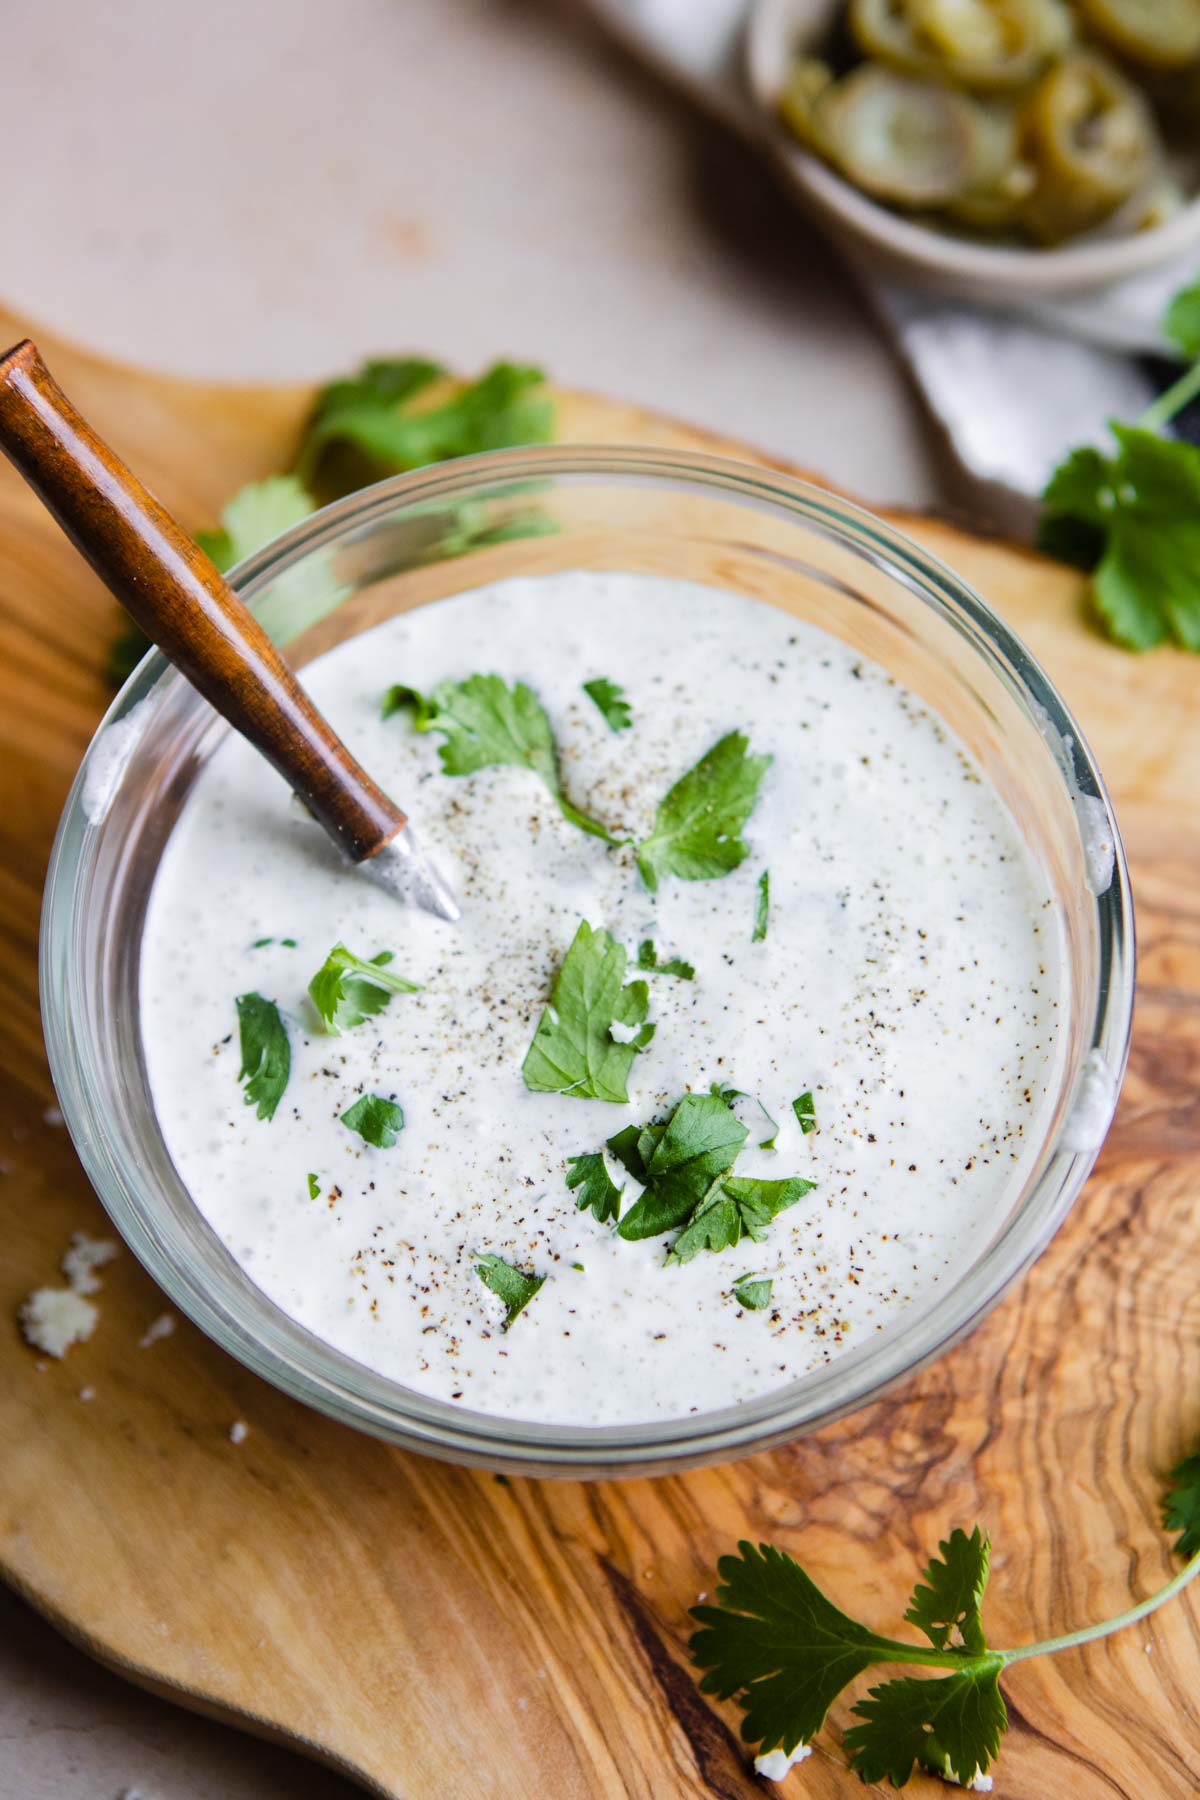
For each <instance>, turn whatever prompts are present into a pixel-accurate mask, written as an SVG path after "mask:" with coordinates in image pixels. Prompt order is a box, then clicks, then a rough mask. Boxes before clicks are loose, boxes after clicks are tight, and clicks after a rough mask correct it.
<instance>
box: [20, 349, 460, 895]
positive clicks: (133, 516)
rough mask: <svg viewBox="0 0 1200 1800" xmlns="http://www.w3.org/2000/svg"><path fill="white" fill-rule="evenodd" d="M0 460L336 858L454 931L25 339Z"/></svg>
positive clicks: (393, 814) (376, 795)
mask: <svg viewBox="0 0 1200 1800" xmlns="http://www.w3.org/2000/svg"><path fill="white" fill-rule="evenodd" d="M0 450H3V452H4V454H5V455H6V456H7V457H8V459H9V461H10V462H11V463H12V464H13V465H14V466H15V467H16V468H17V469H18V470H19V471H20V473H21V474H22V475H23V476H24V478H25V480H26V481H27V482H28V483H29V485H30V486H31V487H32V488H33V489H34V491H35V493H36V494H37V495H38V496H39V498H40V499H41V500H42V501H43V502H44V503H45V505H46V507H47V508H48V509H49V511H50V512H51V513H52V514H53V515H54V517H55V518H56V519H57V521H58V523H59V524H60V525H61V526H62V528H63V530H64V531H65V532H66V534H67V536H68V537H69V538H70V539H71V542H72V543H73V544H74V545H75V547H76V549H77V550H79V551H81V552H82V554H83V555H84V556H85V557H86V558H87V560H88V562H90V563H91V565H92V567H93V568H94V569H95V571H96V573H97V574H98V575H99V576H100V578H101V580H102V581H103V582H104V583H105V584H106V585H107V586H108V587H109V588H110V589H111V590H112V592H113V593H114V594H115V595H116V597H117V599H118V600H119V601H120V602H121V604H122V606H124V607H125V608H126V610H127V611H128V612H129V613H131V614H132V616H133V617H134V618H135V619H136V620H137V623H138V624H139V625H140V626H141V628H142V630H143V631H144V632H145V633H146V635H147V636H148V637H150V638H153V640H154V642H155V643H156V644H157V645H158V647H159V649H160V650H161V651H162V652H163V654H164V655H165V656H167V657H169V658H170V660H171V661H172V662H173V663H174V664H175V666H176V668H177V669H180V670H181V671H182V673H183V674H184V675H186V677H187V679H188V680H189V681H190V682H191V684H192V686H193V687H195V688H197V689H199V691H200V693H202V694H203V695H204V697H205V699H206V700H208V701H209V702H211V704H212V705H213V706H215V707H216V709H217V711H218V712H219V713H221V714H222V715H223V717H224V718H226V719H228V721H229V723H230V724H231V725H232V726H233V727H234V729H235V730H237V731H240V732H241V734H242V736H243V737H244V738H248V739H249V741H250V743H252V744H253V745H254V747H255V749H256V750H259V751H261V752H262V754H263V755H264V756H265V757H266V758H267V761H268V762H270V763H272V764H273V765H274V767H275V768H276V769H278V771H279V773H280V774H281V775H282V776H283V777H284V779H285V780H286V781H288V782H289V783H290V784H291V786H292V788H293V789H294V790H295V792H296V793H297V794H298V795H299V797H300V799H301V800H302V801H303V802H304V804H305V806H306V807H307V808H308V809H309V811H310V812H311V813H312V814H313V815H314V817H315V818H316V819H317V820H318V821H319V822H320V823H321V824H322V825H323V826H324V827H325V830H326V831H327V832H328V833H329V836H330V837H331V838H332V839H333V841H334V843H335V844H337V846H338V848H339V849H340V850H341V851H342V852H343V854H344V855H345V856H346V857H347V859H348V860H349V861H350V862H351V863H355V864H359V865H361V866H362V867H363V869H364V870H365V872H367V873H369V874H370V875H371V876H372V877H373V878H374V879H375V880H376V881H377V882H378V883H379V884H380V885H382V886H383V887H385V888H387V889H388V890H389V891H390V892H391V893H393V894H395V895H396V896H397V898H399V899H402V900H405V901H407V902H409V903H410V904H414V905H417V906H422V907H424V908H425V909H426V911H428V912H433V913H436V914H438V915H439V916H440V917H441V918H443V919H457V918H458V916H459V910H458V905H457V903H456V901H455V899H454V897H453V895H452V893H451V892H450V890H449V888H448V887H447V886H446V884H445V882H444V881H443V880H442V878H441V876H440V875H439V874H438V872H437V870H436V869H435V868H434V867H433V865H432V864H431V863H430V862H429V860H428V858H427V857H426V856H425V855H424V853H423V852H422V851H421V849H420V848H419V847H418V845H417V843H416V840H415V838H414V835H413V829H412V826H411V825H410V824H409V822H408V820H407V818H406V816H405V814H404V813H402V812H401V811H400V808H399V807H398V806H396V805H395V804H394V803H393V802H392V801H391V800H389V799H388V797H387V795H386V794H385V793H383V792H382V790H381V789H380V788H378V787H377V786H376V785H375V783H374V782H373V781H372V780H371V777H370V776H369V775H368V774H367V772H366V770H365V769H363V768H361V767H360V766H359V764H358V763H357V762H356V761H355V759H354V757H353V756H351V754H350V752H349V750H347V748H346V746H345V744H343V743H342V741H341V739H340V738H339V737H338V736H337V735H336V733H335V732H334V731H333V729H332V727H331V726H330V725H329V724H328V722H327V721H326V720H325V719H324V718H322V716H321V714H320V713H319V712H318V711H317V709H316V707H315V706H314V705H313V703H312V701H311V700H310V699H309V697H308V695H307V694H306V693H305V691H304V689H303V688H302V687H301V686H300V683H299V682H298V681H297V680H296V677H295V676H294V675H293V673H292V671H291V670H290V669H289V668H288V666H287V664H286V663H285V662H284V660H283V658H282V657H281V656H280V654H279V652H278V651H277V650H276V648H275V646H274V644H272V642H271V640H270V638H269V637H268V636H267V634H266V632H265V631H264V630H263V628H262V626H261V625H260V624H259V623H258V621H257V620H256V619H255V618H254V616H253V614H252V613H251V612H250V611H249V610H248V609H247V607H245V606H244V605H243V604H242V602H241V601H240V600H239V599H238V597H237V595H236V594H235V593H234V591H233V589H232V588H231V587H230V586H229V585H228V583H227V582H226V581H225V580H224V579H223V578H222V576H221V575H220V574H219V573H218V572H217V570H216V568H215V567H214V566H213V564H212V563H211V562H210V561H209V559H208V557H207V556H205V554H204V552H203V551H202V550H201V549H200V547H199V545H198V544H196V543H195V542H194V541H193V540H192V539H191V538H190V537H188V535H187V533H186V532H185V531H184V530H183V529H182V527H180V526H179V525H177V524H176V522H175V520H174V519H173V518H172V517H171V515H170V514H169V513H168V512H167V511H166V510H165V508H164V507H162V506H161V505H160V504H159V502H158V501H157V500H156V499H155V498H154V496H153V495H152V494H151V493H149V492H148V491H147V489H146V488H144V487H143V486H142V484H141V482H140V481H139V480H138V479H137V477H136V476H135V475H134V474H133V473H132V472H131V471H130V470H129V469H127V468H126V467H125V465H124V463H123V462H121V460H120V458H119V457H117V456H116V455H114V453H113V452H112V450H110V449H109V447H108V445H107V444H105V443H103V442H102V441H101V439H100V438H98V437H97V435H96V433H95V432H94V431H93V430H92V429H91V427H90V425H88V424H87V422H86V421H85V420H84V419H83V418H82V417H81V416H80V414H79V413H78V412H76V410H75V408H74V407H73V406H72V405H71V402H70V401H69V400H68V399H67V397H66V395H65V394H64V393H63V392H62V390H61V389H60V388H59V386H58V384H57V383H56V382H55V380H54V378H53V376H52V375H51V374H50V371H49V370H48V369H47V367H46V365H45V363H44V362H43V361H42V359H41V357H40V356H39V355H38V352H37V347H36V346H35V345H34V344H32V343H31V342H30V340H29V339H28V338H26V339H25V340H24V342H22V343H20V344H17V345H16V346H15V347H14V348H13V349H12V350H9V351H8V352H7V353H6V354H5V355H4V356H3V357H0Z"/></svg>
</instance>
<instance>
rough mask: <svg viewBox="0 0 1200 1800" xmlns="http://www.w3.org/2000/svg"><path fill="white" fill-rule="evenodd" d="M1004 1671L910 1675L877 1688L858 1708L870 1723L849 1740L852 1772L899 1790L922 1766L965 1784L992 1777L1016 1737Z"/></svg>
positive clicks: (991, 1665) (994, 1667)
mask: <svg viewBox="0 0 1200 1800" xmlns="http://www.w3.org/2000/svg"><path fill="white" fill-rule="evenodd" d="M897 1660H902V1659H897ZM1001 1667H1002V1663H1001V1659H1000V1658H999V1657H996V1658H995V1659H994V1660H985V1661H984V1662H983V1663H982V1664H981V1665H980V1666H978V1667H975V1668H970V1669H961V1670H958V1669H956V1670H955V1671H954V1673H953V1674H951V1675H943V1676H940V1677H939V1678H938V1679H936V1680H933V1681H921V1680H918V1679H917V1678H916V1677H915V1676H912V1675H902V1676H898V1677H897V1678H896V1679H895V1680H894V1681H885V1682H884V1683H883V1685H882V1686H881V1687H873V1688H872V1689H871V1690H870V1694H869V1696H868V1697H867V1698H866V1699H865V1700H859V1701H858V1702H857V1703H856V1704H855V1706H854V1707H853V1709H852V1710H853V1711H854V1712H855V1713H856V1714H857V1716H858V1717H859V1718H860V1719H864V1720H865V1721H866V1723H865V1724H863V1725H855V1726H854V1727H853V1728H852V1729H851V1730H850V1731H848V1732H847V1733H846V1735H845V1737H844V1738H843V1740H842V1741H843V1743H844V1744H845V1746H846V1749H847V1750H849V1751H852V1752H853V1759H852V1761H851V1765H850V1766H851V1768H852V1769H854V1771H855V1773H856V1774H858V1775H860V1776H861V1777H862V1779H863V1780H864V1781H883V1780H885V1779H887V1780H890V1781H891V1783H892V1786H893V1787H903V1786H904V1784H905V1783H906V1782H907V1780H908V1778H909V1776H910V1775H911V1774H912V1772H913V1768H914V1766H915V1765H919V1766H921V1767H923V1768H928V1769H932V1770H933V1771H934V1773H935V1774H939V1775H947V1774H949V1775H952V1776H953V1779H954V1780H955V1781H957V1782H960V1783H964V1784H965V1783H966V1782H969V1781H973V1780H974V1779H975V1777H976V1775H982V1774H984V1773H985V1771H986V1769H987V1767H988V1764H989V1763H991V1762H993V1761H994V1760H995V1758H996V1757H997V1756H998V1755H999V1752H1000V1739H1001V1738H1002V1737H1003V1735H1004V1733H1005V1732H1006V1731H1007V1730H1008V1713H1007V1711H1006V1709H1005V1705H1004V1700H1003V1697H1002V1695H1001V1693H1000V1686H999V1681H998V1676H999V1673H1000V1669H1001Z"/></svg>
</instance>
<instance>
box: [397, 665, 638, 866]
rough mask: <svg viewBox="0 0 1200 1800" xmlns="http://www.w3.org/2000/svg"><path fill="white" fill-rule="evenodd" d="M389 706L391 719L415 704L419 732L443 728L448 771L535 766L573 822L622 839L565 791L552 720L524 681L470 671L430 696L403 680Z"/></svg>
mask: <svg viewBox="0 0 1200 1800" xmlns="http://www.w3.org/2000/svg"><path fill="white" fill-rule="evenodd" d="M383 708H384V717H385V718H387V717H389V716H390V715H391V714H392V713H394V712H397V711H399V710H401V709H402V708H409V709H411V711H412V712H413V715H414V723H415V725H416V728H417V730H418V731H438V732H441V734H442V735H443V737H444V738H445V740H446V741H445V743H444V744H442V745H441V746H440V748H439V751H438V755H439V756H440V757H441V759H442V768H443V769H444V770H445V772H446V774H447V775H474V774H475V773H476V771H477V770H479V769H488V768H495V767H503V766H512V767H514V768H518V769H532V771H533V773H534V774H535V775H538V776H540V777H541V779H542V781H544V782H545V784H546V786H547V787H548V788H549V790H550V792H551V793H552V794H553V796H554V798H555V800H556V801H557V802H558V808H559V811H560V812H561V813H562V815H563V817H564V819H566V820H567V821H568V823H569V824H571V825H577V826H578V827H579V829H580V830H581V831H587V832H590V833H591V835H592V836H593V837H599V838H603V839H604V841H605V842H606V843H609V844H611V843H614V842H615V841H616V840H615V839H614V838H613V837H611V836H610V834H609V833H608V832H607V831H606V830H605V828H604V826H603V825H601V824H600V823H599V822H598V821H597V820H596V819H591V818H589V817H588V815H587V814H586V813H583V812H580V810H579V808H578V807H577V806H573V805H572V804H571V802H570V801H569V800H568V799H567V797H566V795H565V794H564V793H563V789H562V778H561V776H560V774H559V768H558V751H557V749H556V747H555V743H554V734H553V732H552V731H551V730H550V721H549V719H548V718H547V717H546V713H545V709H544V708H543V706H542V704H541V702H540V701H539V700H538V698H537V696H536V694H534V692H533V690H532V688H528V687H526V685H525V683H524V682H523V681H518V682H516V683H515V684H514V686H512V687H509V686H508V685H507V684H506V683H505V682H504V681H503V679H502V678H501V677H500V676H499V675H470V676H468V677H467V679H466V680H465V681H441V682H439V683H438V685H437V687H436V688H435V689H434V690H433V693H432V695H430V696H426V695H423V694H421V693H419V692H418V691H417V689H416V688H410V687H406V686H405V685H404V684H403V683H401V684H398V685H396V686H394V687H391V688H389V689H388V691H387V693H386V694H385V695H384V700H383Z"/></svg>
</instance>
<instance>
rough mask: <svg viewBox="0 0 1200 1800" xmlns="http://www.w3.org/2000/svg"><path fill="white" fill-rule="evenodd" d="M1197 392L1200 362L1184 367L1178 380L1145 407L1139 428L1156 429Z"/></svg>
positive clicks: (1199, 388) (1180, 410) (1199, 380)
mask: <svg viewBox="0 0 1200 1800" xmlns="http://www.w3.org/2000/svg"><path fill="white" fill-rule="evenodd" d="M1197 394H1200V362H1195V363H1193V364H1192V366H1191V368H1190V369H1185V370H1184V372H1183V374H1182V375H1181V376H1180V377H1179V379H1178V381H1173V382H1172V383H1171V386H1170V387H1169V388H1167V390H1166V392H1165V393H1162V394H1160V395H1159V396H1158V399H1157V400H1155V401H1153V402H1152V404H1151V405H1149V406H1148V407H1147V408H1146V410H1145V412H1144V413H1143V414H1142V416H1141V418H1140V419H1139V420H1138V427H1139V429H1140V430H1142V431H1157V430H1158V429H1159V427H1160V426H1162V425H1165V424H1166V423H1167V422H1168V420H1170V419H1173V418H1174V417H1175V414H1176V413H1177V412H1182V411H1183V409H1184V407H1185V406H1186V405H1187V403H1188V401H1189V400H1194V399H1195V398H1196V395H1197Z"/></svg>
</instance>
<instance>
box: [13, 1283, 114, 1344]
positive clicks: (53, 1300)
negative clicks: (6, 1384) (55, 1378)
mask: <svg viewBox="0 0 1200 1800" xmlns="http://www.w3.org/2000/svg"><path fill="white" fill-rule="evenodd" d="M17 1316H18V1318H19V1320H20V1324H21V1330H22V1332H23V1333H24V1335H25V1342H26V1343H27V1344H32V1346H33V1348H34V1349H35V1350H44V1351H45V1353H46V1355H47V1356H65V1355H66V1353H67V1351H68V1350H69V1349H70V1348H71V1345H72V1344H82V1343H84V1342H85V1341H86V1340H87V1339H88V1338H90V1337H91V1335H92V1333H93V1331H94V1330H95V1329H96V1320H97V1319H98V1318H99V1317H100V1314H99V1313H98V1312H97V1310H96V1308H95V1307H94V1306H93V1305H92V1303H91V1301H90V1300H85V1299H84V1298H83V1295H82V1294H78V1293H76V1292H75V1289H74V1288H69V1287H67V1288H36V1289H35V1290H34V1292H33V1293H32V1294H30V1296H29V1298H28V1299H27V1300H25V1301H23V1302H22V1304H21V1310H20V1312H19V1313H18V1315H17Z"/></svg>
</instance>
